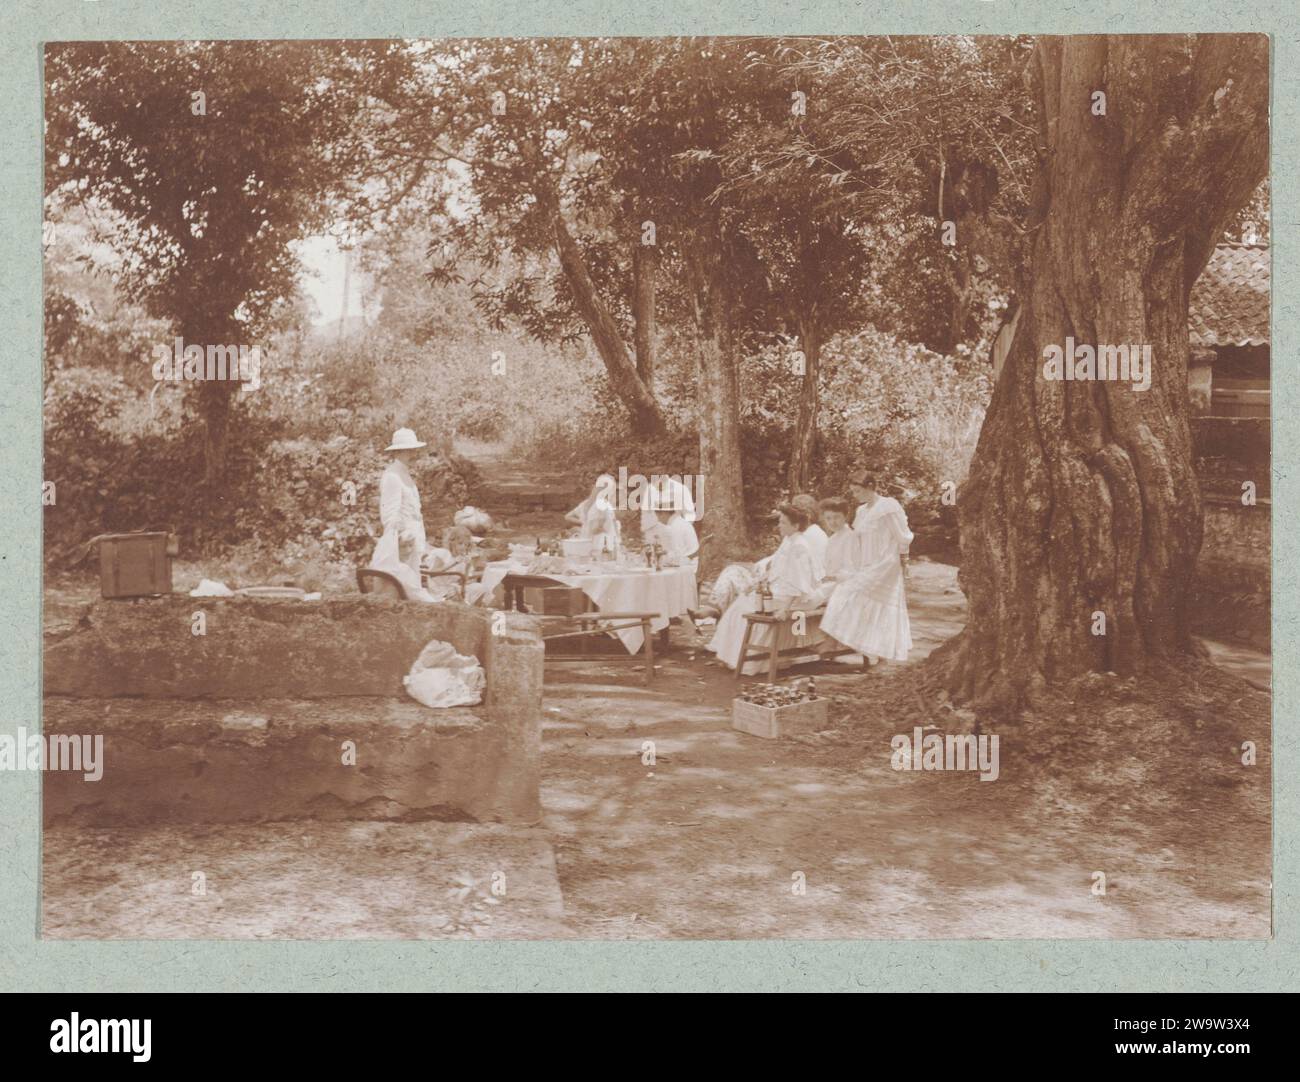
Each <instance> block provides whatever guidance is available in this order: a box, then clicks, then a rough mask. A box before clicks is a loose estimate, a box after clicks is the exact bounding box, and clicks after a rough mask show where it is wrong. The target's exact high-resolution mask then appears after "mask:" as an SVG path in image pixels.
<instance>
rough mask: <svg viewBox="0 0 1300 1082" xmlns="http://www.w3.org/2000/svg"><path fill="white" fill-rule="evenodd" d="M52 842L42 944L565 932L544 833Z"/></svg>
mask: <svg viewBox="0 0 1300 1082" xmlns="http://www.w3.org/2000/svg"><path fill="white" fill-rule="evenodd" d="M43 841H44V854H43V869H42V871H43V878H44V881H45V888H46V889H45V892H44V894H45V904H44V921H43V925H42V934H43V935H45V936H47V937H50V938H53V939H79V938H90V939H475V938H480V937H483V938H498V939H521V938H529V937H531V938H542V937H547V938H550V937H555V936H562V935H565V934H567V930H566V928H565V926H564V924H563V923H562V915H563V904H562V902H561V899H560V892H559V889H558V887H557V885H556V879H555V866H554V861H553V859H552V856H551V847H550V845H549V844H548V843H547V840H546V838H545V837H544V836H543V835H542V834H541V833H540V832H538V831H535V830H521V829H519V828H516V827H504V826H490V825H479V824H472V823H366V822H350V823H322V822H312V821H305V822H299V821H296V822H292V823H285V822H281V823H263V824H258V825H250V824H223V825H221V826H213V827H208V828H204V827H193V826H189V827H175V826H171V827H136V828H130V827H128V828H115V829H112V830H86V829H75V828H70V827H59V828H53V829H48V830H46V831H45V834H44V838H43ZM66 884H76V889H75V890H72V889H67V887H66ZM51 888H53V889H51Z"/></svg>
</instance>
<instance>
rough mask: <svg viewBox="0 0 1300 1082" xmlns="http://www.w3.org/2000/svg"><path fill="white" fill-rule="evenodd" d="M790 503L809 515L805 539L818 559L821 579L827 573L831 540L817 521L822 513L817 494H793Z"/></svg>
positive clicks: (804, 534) (818, 572) (814, 557)
mask: <svg viewBox="0 0 1300 1082" xmlns="http://www.w3.org/2000/svg"><path fill="white" fill-rule="evenodd" d="M790 503H791V504H793V505H794V506H795V507H797V508H799V510H800V511H802V512H803V513H804V514H805V515H807V516H808V528H807V529H806V530H804V532H803V539H804V540H805V541H807V542H808V547H809V548H810V549H811V550H812V554H813V560H814V561H816V563H817V568H818V571H817V577H818V578H819V579H820V578H821V577H822V576H823V575H824V574H825V573H826V545H827V542H828V541H829V540H830V538H828V537H827V536H826V531H825V530H823V529H822V528H821V525H820V523H818V521H817V519H818V518H819V517H820V515H821V506H820V505H819V504H818V503H817V497H816V496H812V495H809V494H808V493H806V492H804V493H800V494H799V495H798V496H792V497H791V498H790Z"/></svg>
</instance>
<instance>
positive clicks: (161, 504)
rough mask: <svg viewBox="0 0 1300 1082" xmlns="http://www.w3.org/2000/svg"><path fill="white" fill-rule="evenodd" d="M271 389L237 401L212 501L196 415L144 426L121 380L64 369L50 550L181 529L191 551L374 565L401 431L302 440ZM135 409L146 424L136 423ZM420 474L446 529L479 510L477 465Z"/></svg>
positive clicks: (51, 475)
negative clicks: (456, 517) (383, 496)
mask: <svg viewBox="0 0 1300 1082" xmlns="http://www.w3.org/2000/svg"><path fill="white" fill-rule="evenodd" d="M259 395H260V391H259V392H258V393H254V394H247V395H244V396H241V397H238V398H236V400H235V402H234V405H233V412H232V416H231V421H230V438H229V444H228V448H227V462H226V469H225V471H224V472H223V475H222V482H221V485H220V487H219V492H218V493H216V494H213V493H209V492H208V491H207V490H206V489H205V488H204V486H203V484H202V478H203V469H204V463H203V428H202V424H201V422H199V420H198V419H197V418H195V417H194V416H193V415H192V414H172V413H168V414H166V415H163V416H155V418H154V420H153V422H152V423H151V422H148V421H145V420H139V418H148V416H149V414H148V411H147V409H144V410H142V409H141V408H140V405H141V404H140V402H139V400H138V398H139V396H137V395H135V394H133V392H131V391H130V390H129V388H127V387H126V385H125V384H124V383H123V381H122V380H121V379H120V378H118V377H116V376H113V375H111V374H108V373H104V372H101V371H90V370H82V369H69V370H65V371H62V372H59V373H58V374H57V375H56V376H55V377H54V378H53V379H52V380H51V382H50V384H49V387H48V389H47V391H46V397H45V424H46V430H45V450H46V458H45V477H46V479H47V480H52V481H54V482H55V485H56V502H55V504H54V506H52V507H49V508H47V509H46V518H45V530H46V540H47V548H46V551H47V553H49V554H51V555H56V554H59V553H64V552H67V551H69V550H72V549H74V548H75V547H76V546H78V545H80V544H81V543H82V542H84V541H86V540H88V539H89V538H91V537H93V536H94V535H96V534H98V533H107V532H128V531H135V530H144V529H169V530H175V531H176V532H177V533H179V534H180V536H181V540H182V549H183V551H184V553H185V554H186V555H187V556H191V557H196V556H202V555H204V554H220V553H226V552H228V551H229V550H231V549H232V548H235V547H237V546H241V545H250V546H251V547H252V548H253V549H254V550H262V551H264V552H265V553H266V554H267V555H268V559H269V560H276V559H283V560H284V561H286V562H292V561H294V560H307V559H317V560H324V561H334V562H345V563H355V562H358V561H361V560H364V559H365V558H368V556H369V553H370V550H371V548H373V545H374V539H375V536H376V533H377V531H378V525H379V523H378V506H377V505H378V481H379V475H380V473H381V471H382V470H383V467H384V464H385V462H386V461H387V459H386V456H385V455H384V454H383V452H382V448H383V447H384V446H385V445H386V444H387V441H388V437H389V435H390V433H391V431H392V430H391V428H381V429H379V430H377V431H374V430H372V431H369V432H365V434H363V435H348V434H344V433H341V432H335V433H334V434H319V433H317V434H308V435H304V434H300V433H298V432H295V431H294V425H293V424H292V423H291V421H290V419H289V418H288V417H286V416H285V415H284V414H283V413H282V412H280V411H279V410H277V408H276V403H275V402H274V401H273V398H274V394H273V392H272V393H270V394H268V397H267V398H266V399H262V398H259ZM128 414H131V415H132V416H134V417H136V418H137V420H136V422H134V423H130V424H124V423H123V418H124V417H125V416H127V415H128ZM335 420H336V421H337V420H338V419H337V418H336V419H335ZM363 431H364V430H363ZM413 472H414V473H415V477H416V482H417V484H418V485H419V486H420V490H421V493H422V496H423V499H424V501H425V521H426V524H427V525H428V528H429V530H430V531H431V532H434V531H436V530H438V529H440V528H441V527H442V526H444V525H447V524H449V523H450V521H451V516H452V514H453V513H454V511H455V510H456V509H457V508H459V507H460V506H462V505H463V504H464V503H465V502H467V500H468V498H469V495H470V489H471V485H472V484H473V483H474V473H475V471H474V469H473V466H472V465H471V464H470V463H468V462H466V461H465V460H463V459H460V458H457V457H455V456H452V457H451V458H450V460H449V461H448V460H445V459H442V458H440V457H439V456H437V455H430V456H428V457H427V458H426V459H425V460H423V461H421V462H420V463H418V464H417V465H415V466H414V467H413Z"/></svg>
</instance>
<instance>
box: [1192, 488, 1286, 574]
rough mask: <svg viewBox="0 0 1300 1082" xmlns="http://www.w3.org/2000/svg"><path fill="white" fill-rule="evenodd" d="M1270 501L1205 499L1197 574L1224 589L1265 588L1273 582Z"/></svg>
mask: <svg viewBox="0 0 1300 1082" xmlns="http://www.w3.org/2000/svg"><path fill="white" fill-rule="evenodd" d="M1271 512H1272V506H1271V503H1270V502H1269V501H1261V502H1260V503H1257V504H1255V505H1254V506H1251V507H1247V506H1243V504H1242V503H1241V501H1240V500H1239V499H1237V500H1231V499H1229V500H1214V499H1207V500H1206V501H1205V527H1204V532H1203V534H1202V540H1201V557H1200V562H1199V564H1198V565H1197V577H1198V578H1199V579H1200V580H1201V582H1202V583H1203V584H1205V585H1206V586H1210V585H1217V586H1219V587H1221V588H1222V590H1223V591H1225V592H1227V591H1233V590H1246V589H1263V590H1267V589H1268V585H1269V582H1270V577H1271V576H1270V564H1271V560H1272V532H1271V527H1270V515H1271Z"/></svg>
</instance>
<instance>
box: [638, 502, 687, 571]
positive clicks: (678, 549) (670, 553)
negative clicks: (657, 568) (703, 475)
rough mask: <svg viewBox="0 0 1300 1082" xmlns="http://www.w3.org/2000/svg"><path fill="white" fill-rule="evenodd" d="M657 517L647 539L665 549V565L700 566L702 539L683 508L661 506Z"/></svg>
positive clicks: (656, 513)
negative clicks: (684, 514) (684, 513)
mask: <svg viewBox="0 0 1300 1082" xmlns="http://www.w3.org/2000/svg"><path fill="white" fill-rule="evenodd" d="M655 519H656V522H655V525H654V527H653V528H652V529H651V530H649V531H648V532H647V534H646V536H645V539H646V541H648V542H650V543H651V544H655V545H658V546H659V547H660V548H661V549H662V550H663V554H664V566H665V567H691V568H694V567H697V566H699V553H700V539H699V536H698V535H697V534H696V532H695V527H694V526H692V525H691V524H690V523H689V522H687V521H686V519H685V518H683V517H682V509H681V508H680V507H660V508H659V509H658V510H656V511H655Z"/></svg>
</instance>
